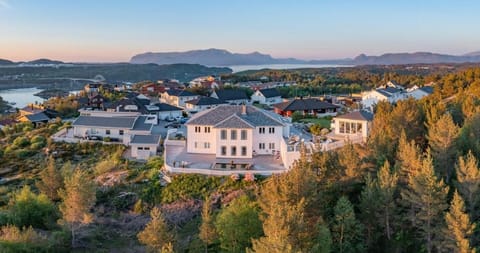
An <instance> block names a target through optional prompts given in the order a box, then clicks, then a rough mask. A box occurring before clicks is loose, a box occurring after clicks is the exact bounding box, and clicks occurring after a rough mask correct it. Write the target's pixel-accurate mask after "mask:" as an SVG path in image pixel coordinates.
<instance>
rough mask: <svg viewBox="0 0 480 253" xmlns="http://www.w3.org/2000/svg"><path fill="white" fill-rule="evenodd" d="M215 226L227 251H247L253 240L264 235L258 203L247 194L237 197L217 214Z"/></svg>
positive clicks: (222, 245) (221, 245)
mask: <svg viewBox="0 0 480 253" xmlns="http://www.w3.org/2000/svg"><path fill="white" fill-rule="evenodd" d="M215 228H216V230H217V233H218V238H219V240H220V247H221V248H222V249H223V250H225V251H226V252H232V253H235V252H238V253H240V252H245V249H246V248H248V247H250V246H251V240H252V239H256V238H258V237H260V236H262V234H263V231H262V222H261V221H260V219H259V209H258V207H257V205H256V203H254V202H252V201H251V200H250V199H249V198H248V197H247V196H245V195H244V196H242V197H240V198H237V199H235V200H234V201H232V203H230V205H229V206H227V207H226V208H223V209H222V210H221V211H220V213H219V214H218V215H217V219H216V221H215Z"/></svg>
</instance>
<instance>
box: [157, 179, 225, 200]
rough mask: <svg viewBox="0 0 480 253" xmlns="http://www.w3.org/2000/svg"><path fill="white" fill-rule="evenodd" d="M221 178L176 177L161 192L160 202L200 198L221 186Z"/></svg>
mask: <svg viewBox="0 0 480 253" xmlns="http://www.w3.org/2000/svg"><path fill="white" fill-rule="evenodd" d="M221 180H222V178H221V177H211V176H210V177H209V176H203V175H195V174H184V175H177V176H175V177H174V178H173V180H172V182H171V183H170V184H168V185H167V186H166V187H165V188H164V189H163V191H162V202H163V203H171V202H174V201H176V200H187V199H192V198H201V197H202V196H205V195H206V194H209V193H211V192H212V191H213V190H215V189H216V188H217V187H218V186H219V185H220V184H221Z"/></svg>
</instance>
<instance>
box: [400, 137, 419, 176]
mask: <svg viewBox="0 0 480 253" xmlns="http://www.w3.org/2000/svg"><path fill="white" fill-rule="evenodd" d="M395 166H396V168H397V171H398V173H399V183H401V184H402V185H407V184H408V179H409V177H411V176H415V175H416V174H417V173H418V170H419V169H420V168H421V167H422V159H421V152H420V148H419V147H418V146H417V145H416V144H415V141H414V140H411V141H410V142H409V141H408V140H407V136H406V134H405V132H403V131H402V133H401V134H400V140H399V142H398V151H397V162H396V164H395Z"/></svg>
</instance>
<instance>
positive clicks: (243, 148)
mask: <svg viewBox="0 0 480 253" xmlns="http://www.w3.org/2000/svg"><path fill="white" fill-rule="evenodd" d="M246 155H247V147H245V146H243V147H242V156H246Z"/></svg>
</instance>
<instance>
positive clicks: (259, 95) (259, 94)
mask: <svg viewBox="0 0 480 253" xmlns="http://www.w3.org/2000/svg"><path fill="white" fill-rule="evenodd" d="M251 98H252V102H258V103H260V104H264V105H273V104H278V103H281V102H282V96H281V95H280V92H278V90H277V89H275V88H268V89H261V90H256V91H255V92H254V93H253V94H252V97H251Z"/></svg>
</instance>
